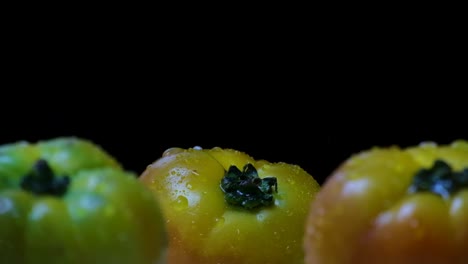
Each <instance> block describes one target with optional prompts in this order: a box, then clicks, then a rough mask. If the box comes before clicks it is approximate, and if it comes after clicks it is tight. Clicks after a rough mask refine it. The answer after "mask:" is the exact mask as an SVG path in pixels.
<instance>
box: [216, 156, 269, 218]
mask: <svg viewBox="0 0 468 264" xmlns="http://www.w3.org/2000/svg"><path fill="white" fill-rule="evenodd" d="M221 189H222V190H223V192H224V197H225V200H226V202H227V203H229V204H231V205H235V206H241V207H243V208H245V209H254V208H258V207H261V206H269V205H272V204H273V202H274V201H273V192H278V183H277V180H276V178H275V177H265V178H263V179H261V178H260V177H259V176H258V172H257V170H256V169H255V167H254V166H253V165H252V164H250V163H248V164H246V165H245V166H244V168H243V170H242V171H240V170H239V169H238V168H237V167H236V166H230V167H229V169H228V171H227V172H226V174H225V175H224V177H223V179H222V180H221Z"/></svg>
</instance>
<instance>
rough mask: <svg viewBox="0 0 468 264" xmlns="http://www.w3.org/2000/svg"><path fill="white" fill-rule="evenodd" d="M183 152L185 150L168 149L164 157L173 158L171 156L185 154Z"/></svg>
mask: <svg viewBox="0 0 468 264" xmlns="http://www.w3.org/2000/svg"><path fill="white" fill-rule="evenodd" d="M183 151H184V150H183V149H182V148H168V149H166V150H165V151H164V152H163V154H162V156H163V157H167V156H171V155H174V154H177V153H180V152H183Z"/></svg>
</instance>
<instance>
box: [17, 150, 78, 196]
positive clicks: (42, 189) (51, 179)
mask: <svg viewBox="0 0 468 264" xmlns="http://www.w3.org/2000/svg"><path fill="white" fill-rule="evenodd" d="M69 184H70V178H69V177H68V176H55V175H54V173H53V171H52V169H51V168H50V166H49V164H48V163H47V161H45V160H43V159H40V160H38V161H37V162H36V163H35V164H34V165H33V167H32V170H31V171H30V172H29V173H28V174H26V175H25V176H23V178H22V179H21V183H20V186H21V188H22V189H23V190H26V191H29V192H31V193H33V194H35V195H53V196H62V195H64V194H65V193H66V191H67V187H68V185H69Z"/></svg>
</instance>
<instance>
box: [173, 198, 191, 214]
mask: <svg viewBox="0 0 468 264" xmlns="http://www.w3.org/2000/svg"><path fill="white" fill-rule="evenodd" d="M173 207H174V209H175V210H176V211H182V210H184V209H186V208H187V207H188V200H187V198H186V197H185V196H182V195H179V196H177V199H175V201H174V202H173Z"/></svg>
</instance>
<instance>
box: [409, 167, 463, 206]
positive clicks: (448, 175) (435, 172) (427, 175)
mask: <svg viewBox="0 0 468 264" xmlns="http://www.w3.org/2000/svg"><path fill="white" fill-rule="evenodd" d="M465 188H468V168H465V169H463V170H461V171H453V169H452V168H451V167H450V165H449V164H448V163H446V162H445V161H443V160H436V161H435V162H434V164H433V165H432V167H431V168H428V169H421V170H419V171H418V172H417V173H416V175H415V176H414V178H413V182H412V184H411V186H410V188H409V192H410V193H415V192H432V193H435V194H438V195H440V196H442V197H444V198H448V197H450V196H451V195H453V194H454V193H456V192H458V191H460V190H461V189H465Z"/></svg>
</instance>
